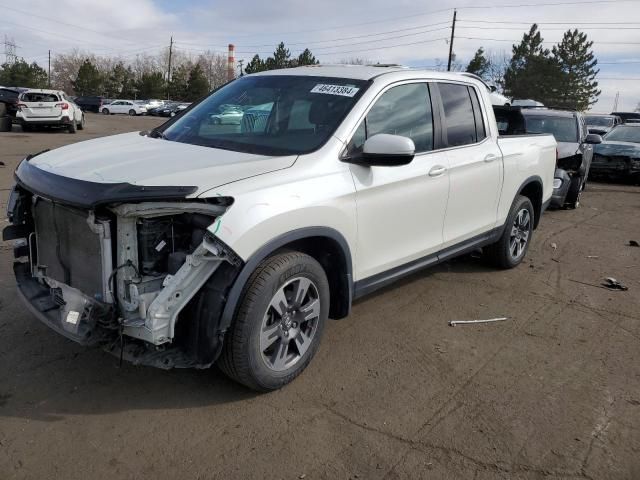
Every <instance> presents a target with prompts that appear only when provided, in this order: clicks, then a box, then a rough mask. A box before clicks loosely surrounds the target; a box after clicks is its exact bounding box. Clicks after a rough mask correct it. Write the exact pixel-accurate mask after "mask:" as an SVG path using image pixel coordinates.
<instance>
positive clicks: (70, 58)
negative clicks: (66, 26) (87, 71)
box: [51, 48, 96, 94]
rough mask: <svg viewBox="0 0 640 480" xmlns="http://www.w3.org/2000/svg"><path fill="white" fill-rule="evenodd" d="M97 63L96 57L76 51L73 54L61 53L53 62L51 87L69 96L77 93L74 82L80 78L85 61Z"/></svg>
mask: <svg viewBox="0 0 640 480" xmlns="http://www.w3.org/2000/svg"><path fill="white" fill-rule="evenodd" d="M87 59H88V60H90V61H91V63H95V61H96V57H95V55H93V54H91V53H87V52H83V51H82V50H80V49H77V48H76V49H74V50H72V51H71V53H59V54H57V55H55V56H54V57H53V60H52V62H51V67H52V72H51V85H52V86H54V87H55V88H59V89H60V90H64V91H65V92H67V93H69V94H73V93H75V91H74V89H73V82H74V81H75V79H76V77H77V76H78V70H79V69H80V66H81V65H82V64H83V63H84V61H85V60H87Z"/></svg>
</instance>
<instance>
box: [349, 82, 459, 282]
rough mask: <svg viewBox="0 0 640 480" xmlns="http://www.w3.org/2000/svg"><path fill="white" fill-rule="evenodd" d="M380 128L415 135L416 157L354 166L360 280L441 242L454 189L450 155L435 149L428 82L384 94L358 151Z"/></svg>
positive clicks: (359, 134)
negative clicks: (400, 162)
mask: <svg viewBox="0 0 640 480" xmlns="http://www.w3.org/2000/svg"><path fill="white" fill-rule="evenodd" d="M379 133H388V134H393V135H402V136H405V137H409V138H411V139H412V140H413V142H414V144H415V147H416V156H415V158H414V159H413V161H412V162H411V163H409V164H408V165H403V166H395V167H379V166H371V167H367V166H359V165H351V172H352V176H353V180H354V183H355V188H356V192H357V193H356V204H357V213H358V216H357V222H358V245H357V251H356V258H357V261H356V263H355V264H356V265H357V268H358V269H357V271H356V272H355V276H356V278H355V279H356V280H363V279H365V278H367V277H372V276H373V275H376V274H379V273H382V272H386V271H389V270H391V269H393V268H395V267H399V266H401V265H404V264H407V263H409V262H411V261H413V260H417V259H420V258H422V257H425V256H427V255H429V254H432V253H435V252H437V251H438V250H439V249H440V248H441V246H442V226H443V222H444V214H445V210H446V206H447V197H448V193H449V175H448V171H447V164H448V163H447V162H448V161H447V154H446V153H445V152H442V151H440V152H437V151H433V148H434V129H433V114H432V108H431V95H430V92H429V86H428V84H427V83H407V84H402V85H397V86H393V87H391V88H389V89H387V90H386V91H385V92H384V93H382V94H381V95H380V96H379V97H378V99H377V100H376V101H375V103H374V104H373V107H372V108H371V109H370V110H369V113H368V114H367V116H366V118H365V120H363V121H362V123H361V124H360V126H359V127H358V129H357V131H356V133H355V134H354V136H353V138H352V139H351V141H350V143H349V147H348V154H350V155H357V153H358V152H359V151H361V150H362V146H363V145H364V142H365V140H366V139H367V138H371V137H372V136H374V135H376V134H379Z"/></svg>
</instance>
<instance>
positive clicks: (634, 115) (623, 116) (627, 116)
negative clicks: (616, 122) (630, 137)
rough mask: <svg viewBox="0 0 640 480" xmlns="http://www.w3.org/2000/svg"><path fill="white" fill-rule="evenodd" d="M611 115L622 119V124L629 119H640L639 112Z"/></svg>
mask: <svg viewBox="0 0 640 480" xmlns="http://www.w3.org/2000/svg"><path fill="white" fill-rule="evenodd" d="M611 115H615V116H616V117H620V118H621V119H622V123H627V122H628V121H629V119H632V118H638V119H640V112H612V113H611Z"/></svg>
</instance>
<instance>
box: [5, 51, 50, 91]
mask: <svg viewBox="0 0 640 480" xmlns="http://www.w3.org/2000/svg"><path fill="white" fill-rule="evenodd" d="M47 84H48V78H47V72H46V71H45V70H44V69H43V68H41V67H40V66H39V65H38V64H37V63H36V62H33V63H32V64H28V63H27V62H25V60H24V58H21V59H19V60H16V61H15V62H13V63H4V64H3V65H2V66H1V67H0V85H8V86H16V87H27V88H47Z"/></svg>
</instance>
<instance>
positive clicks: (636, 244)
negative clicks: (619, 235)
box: [629, 240, 640, 247]
mask: <svg viewBox="0 0 640 480" xmlns="http://www.w3.org/2000/svg"><path fill="white" fill-rule="evenodd" d="M629 246H630V247H640V243H638V242H636V241H635V240H629Z"/></svg>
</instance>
